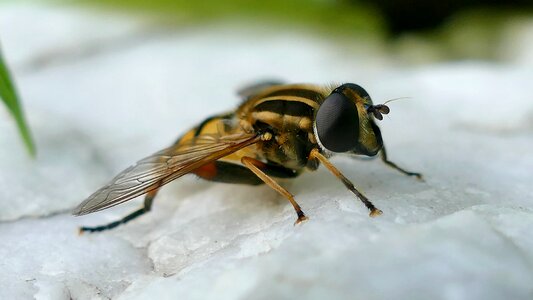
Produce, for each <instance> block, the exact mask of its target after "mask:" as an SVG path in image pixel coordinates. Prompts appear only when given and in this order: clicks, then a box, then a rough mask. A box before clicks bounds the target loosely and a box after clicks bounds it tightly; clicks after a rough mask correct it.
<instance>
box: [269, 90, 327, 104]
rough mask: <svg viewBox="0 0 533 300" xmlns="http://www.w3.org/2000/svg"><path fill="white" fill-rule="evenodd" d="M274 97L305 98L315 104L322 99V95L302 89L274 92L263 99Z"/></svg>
mask: <svg viewBox="0 0 533 300" xmlns="http://www.w3.org/2000/svg"><path fill="white" fill-rule="evenodd" d="M275 96H296V97H302V98H306V99H309V100H312V101H315V102H316V101H318V100H320V99H322V98H323V96H322V94H321V93H319V92H317V91H313V90H308V89H302V88H290V89H283V90H278V91H274V92H272V93H269V94H267V95H265V96H264V98H267V97H275Z"/></svg>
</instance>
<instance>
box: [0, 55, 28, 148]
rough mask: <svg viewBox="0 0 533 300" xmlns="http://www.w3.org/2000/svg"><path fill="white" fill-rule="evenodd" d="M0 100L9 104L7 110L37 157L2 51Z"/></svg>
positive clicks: (0, 57)
mask: <svg viewBox="0 0 533 300" xmlns="http://www.w3.org/2000/svg"><path fill="white" fill-rule="evenodd" d="M0 100H2V102H4V103H5V104H6V106H7V110H8V111H9V112H10V113H11V115H12V116H13V118H14V119H15V122H16V123H17V126H18V129H19V131H20V135H21V136H22V139H23V141H24V144H26V148H27V149H28V152H29V153H30V155H31V156H32V157H35V154H36V150H35V144H34V143H33V139H32V137H31V133H30V129H29V128H28V125H27V124H26V120H25V119H24V113H23V112H22V108H21V106H20V100H19V97H18V95H17V92H16V90H15V86H14V84H13V81H12V80H11V76H10V75H9V70H8V69H7V66H6V64H5V62H4V58H3V56H2V52H0Z"/></svg>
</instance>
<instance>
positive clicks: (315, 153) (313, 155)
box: [309, 148, 383, 217]
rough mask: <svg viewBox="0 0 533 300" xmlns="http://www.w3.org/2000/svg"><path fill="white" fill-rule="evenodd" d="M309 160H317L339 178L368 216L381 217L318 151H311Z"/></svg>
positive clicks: (380, 212) (370, 203)
mask: <svg viewBox="0 0 533 300" xmlns="http://www.w3.org/2000/svg"><path fill="white" fill-rule="evenodd" d="M309 159H318V160H319V161H320V162H321V163H322V164H324V166H325V167H326V168H328V170H329V171H330V172H331V173H333V175H335V176H336V177H337V178H339V179H340V180H341V181H342V183H344V185H345V186H346V188H348V190H350V192H352V193H354V194H355V195H356V196H357V197H358V198H359V199H360V200H361V201H362V202H363V203H364V204H365V206H366V207H367V208H368V209H369V210H370V216H371V217H376V216H379V215H381V214H382V213H383V212H382V211H381V210H379V209H377V208H376V207H375V206H374V204H372V202H370V200H368V198H367V197H365V195H363V194H362V193H361V192H359V191H358V190H357V189H356V188H355V186H354V185H353V183H352V182H350V180H348V178H346V177H345V176H344V175H342V173H341V172H340V171H339V170H338V169H337V168H336V167H335V166H334V165H333V164H332V163H331V162H329V160H328V159H327V158H326V157H325V156H324V155H322V154H320V152H319V151H318V149H316V148H315V149H313V150H312V151H311V154H309Z"/></svg>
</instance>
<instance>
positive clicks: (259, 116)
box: [252, 111, 313, 131]
mask: <svg viewBox="0 0 533 300" xmlns="http://www.w3.org/2000/svg"><path fill="white" fill-rule="evenodd" d="M252 115H253V118H254V119H256V120H259V121H262V122H264V123H267V124H270V125H273V126H274V127H277V128H282V127H283V126H287V125H289V126H290V125H293V126H294V127H298V128H301V129H302V130H306V131H311V130H312V129H313V123H312V122H311V119H310V118H309V117H301V116H289V115H280V114H278V113H275V112H271V111H260V112H254V113H252Z"/></svg>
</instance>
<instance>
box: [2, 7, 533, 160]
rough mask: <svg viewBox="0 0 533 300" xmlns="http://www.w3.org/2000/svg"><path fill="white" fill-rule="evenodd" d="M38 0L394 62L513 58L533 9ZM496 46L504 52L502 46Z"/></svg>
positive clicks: (7, 91) (15, 103)
mask: <svg viewBox="0 0 533 300" xmlns="http://www.w3.org/2000/svg"><path fill="white" fill-rule="evenodd" d="M5 2H6V1H4V3H5ZM7 2H9V1H7ZM11 2H14V1H11ZM28 2H35V1H28ZM37 3H38V4H39V5H43V4H44V5H56V6H73V7H77V8H81V9H88V10H104V11H114V12H120V13H125V14H132V15H138V16H140V17H142V18H147V19H150V20H151V21H152V22H153V23H155V24H157V26H163V27H168V28H171V29H180V28H185V27H192V26H198V25H205V24H215V25H216V24H219V23H228V22H229V23H233V24H253V25H254V26H256V27H259V28H261V27H264V28H267V29H272V28H275V29H276V30H280V31H283V30H284V29H285V28H290V29H291V30H292V31H294V30H300V31H301V32H305V33H308V34H311V35H316V36H320V37H321V38H324V39H327V40H329V41H331V42H332V43H338V44H339V45H343V44H344V45H351V43H352V44H353V41H354V40H357V41H361V40H367V41H371V42H370V43H374V44H379V45H381V48H382V49H386V51H388V52H389V53H393V54H394V55H395V56H396V58H397V59H398V60H399V61H402V62H406V63H412V64H419V63H427V62H433V61H443V60H457V59H480V60H493V61H498V60H505V59H512V56H513V55H514V54H513V51H509V49H512V45H508V44H512V43H514V42H516V39H514V38H513V37H512V31H510V30H509V28H512V27H513V26H515V25H516V24H519V23H521V22H530V21H529V20H531V19H530V16H531V15H532V8H533V0H510V1H501V0H446V1H422V0H398V1H387V0H376V1H368V0H344V1H342V0H307V1H306V0H291V1H284V0H272V1H247V0H226V1H217V0H204V1H184V0H72V1H37ZM1 38H2V37H1V36H0V40H1ZM351 46H353V45H351ZM355 47H357V45H355ZM502 47H503V48H506V49H507V50H506V51H502ZM8 65H9V61H8V62H5V61H4V60H3V59H2V57H1V56H0V75H1V77H0V98H1V99H2V101H3V102H4V104H5V105H6V107H7V108H8V111H9V112H10V113H11V114H12V115H13V117H14V119H15V121H16V124H17V125H18V128H19V131H20V133H21V136H22V137H23V140H24V142H25V144H26V147H27V149H28V150H29V152H30V153H31V154H34V153H35V148H34V145H33V142H32V139H31V134H30V131H29V129H28V127H27V126H26V122H25V120H24V115H23V110H22V108H21V106H20V99H18V96H17V95H18V93H17V91H16V84H15V82H14V81H16V78H15V80H13V78H12V77H11V76H10V72H9V69H8Z"/></svg>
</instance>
